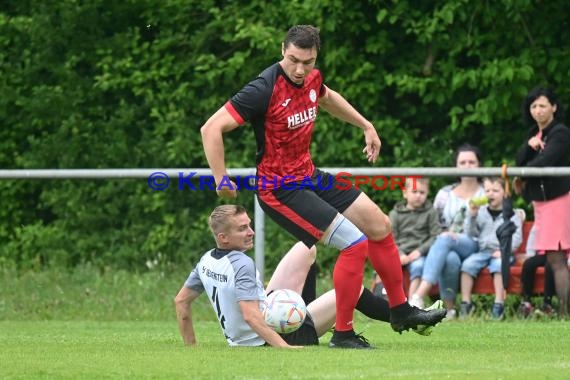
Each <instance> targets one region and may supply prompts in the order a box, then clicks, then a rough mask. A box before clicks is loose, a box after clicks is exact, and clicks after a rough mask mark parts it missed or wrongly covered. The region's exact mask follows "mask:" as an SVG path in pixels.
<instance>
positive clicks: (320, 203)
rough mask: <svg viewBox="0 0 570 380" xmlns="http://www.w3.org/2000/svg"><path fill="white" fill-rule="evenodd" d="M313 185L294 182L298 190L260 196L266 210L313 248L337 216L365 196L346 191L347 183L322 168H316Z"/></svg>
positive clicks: (358, 192)
mask: <svg viewBox="0 0 570 380" xmlns="http://www.w3.org/2000/svg"><path fill="white" fill-rule="evenodd" d="M300 183H303V186H300V185H299V184H300ZM311 183H312V184H313V186H310V184H307V185H305V182H297V183H296V186H295V183H293V184H291V187H294V190H292V189H290V188H277V189H273V190H271V191H265V192H261V191H260V192H259V193H258V200H259V205H260V206H261V208H262V209H263V211H265V213H266V214H267V215H269V217H270V218H271V219H273V220H274V221H275V222H276V223H277V224H279V225H280V226H281V227H283V228H284V229H285V230H287V231H289V233H291V234H292V235H293V236H295V237H296V238H297V239H298V240H301V241H302V242H303V243H305V245H306V246H307V247H309V248H310V247H312V246H313V245H314V244H315V243H316V242H318V241H319V240H321V238H322V237H323V234H324V231H325V230H326V229H327V228H328V227H329V226H330V224H331V223H332V221H333V220H334V218H335V217H336V215H337V214H338V213H342V212H344V210H346V209H347V208H348V207H349V206H350V205H351V204H352V203H353V202H354V201H355V200H356V198H358V196H359V195H360V193H361V191H360V190H358V189H356V188H355V187H354V186H351V187H350V188H346V184H341V183H340V182H338V181H337V180H336V178H335V177H334V176H333V175H331V174H330V173H327V172H323V171H321V170H319V169H315V172H314V173H313V176H312V177H311Z"/></svg>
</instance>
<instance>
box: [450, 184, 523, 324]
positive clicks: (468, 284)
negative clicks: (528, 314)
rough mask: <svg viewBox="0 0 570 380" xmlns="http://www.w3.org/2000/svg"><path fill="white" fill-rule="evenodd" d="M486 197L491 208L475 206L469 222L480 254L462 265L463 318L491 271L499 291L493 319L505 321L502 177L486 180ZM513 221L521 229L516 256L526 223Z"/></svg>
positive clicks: (518, 219)
mask: <svg viewBox="0 0 570 380" xmlns="http://www.w3.org/2000/svg"><path fill="white" fill-rule="evenodd" d="M483 187H484V189H485V195H486V196H487V199H488V204H487V205H485V206H482V207H479V205H477V204H474V203H473V202H471V203H470V204H469V215H468V217H467V218H465V222H464V223H465V224H464V230H465V233H467V234H468V235H469V236H471V237H472V238H473V239H475V240H477V242H478V245H479V251H478V252H476V253H473V254H472V255H471V256H469V257H467V258H466V259H465V261H463V264H461V309H460V312H459V317H460V318H465V317H467V316H469V315H470V314H472V313H473V311H474V307H473V304H472V303H471V291H472V289H473V284H474V282H475V278H477V276H478V275H479V272H480V271H481V270H482V269H483V268H485V267H486V268H488V269H489V272H490V273H491V274H492V275H493V285H494V288H495V302H494V304H493V309H492V313H491V314H492V317H493V319H497V320H498V319H502V318H503V315H504V297H505V296H504V294H505V293H504V289H503V277H502V275H501V251H500V249H499V247H500V245H499V239H498V238H497V228H499V226H500V225H501V224H503V222H504V220H503V213H502V211H503V199H504V197H505V181H504V180H503V179H502V178H500V177H492V178H485V179H484V180H483ZM511 221H512V222H513V223H514V224H515V226H516V227H517V229H516V231H515V233H514V234H513V237H512V250H513V252H516V250H517V249H518V248H519V246H520V245H521V243H522V220H521V217H520V216H519V215H518V213H515V214H514V215H513V217H512V218H511Z"/></svg>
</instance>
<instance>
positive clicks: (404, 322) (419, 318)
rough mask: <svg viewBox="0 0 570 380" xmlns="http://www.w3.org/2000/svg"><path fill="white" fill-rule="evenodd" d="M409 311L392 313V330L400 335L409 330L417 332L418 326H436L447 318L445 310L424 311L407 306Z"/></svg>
mask: <svg viewBox="0 0 570 380" xmlns="http://www.w3.org/2000/svg"><path fill="white" fill-rule="evenodd" d="M406 305H407V304H406ZM398 308H399V309H400V307H398ZM407 309H408V310H406V311H404V310H401V309H400V310H399V311H398V312H397V313H394V312H393V311H392V312H391V313H390V325H391V326H392V330H394V331H396V332H399V333H400V334H401V333H402V331H406V330H409V329H413V330H417V328H418V326H435V325H436V324H438V323H439V322H441V320H442V319H443V318H445V314H446V313H447V311H446V310H445V309H434V310H423V309H420V308H417V307H415V306H410V305H407Z"/></svg>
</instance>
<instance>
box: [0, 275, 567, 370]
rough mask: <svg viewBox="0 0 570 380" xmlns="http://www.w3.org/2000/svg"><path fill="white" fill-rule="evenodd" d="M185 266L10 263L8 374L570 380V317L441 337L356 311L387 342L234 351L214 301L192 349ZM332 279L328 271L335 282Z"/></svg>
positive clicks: (2, 323) (1, 320) (3, 310)
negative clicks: (184, 320)
mask: <svg viewBox="0 0 570 380" xmlns="http://www.w3.org/2000/svg"><path fill="white" fill-rule="evenodd" d="M186 275H187V274H186V272H185V270H181V271H180V272H179V273H162V272H149V273H142V274H136V273H127V272H122V271H105V272H101V271H100V270H97V269H95V268H91V267H83V268H78V269H76V270H74V271H65V270H49V271H43V272H24V273H19V272H16V271H14V270H9V271H8V270H4V271H1V270H0V379H2V380H4V379H34V380H35V379H360V378H363V379H422V380H423V379H456V378H467V379H527V378H529V379H530V378H532V379H568V378H570V323H569V322H568V321H566V322H562V321H556V320H550V321H549V320H542V321H541V320H530V321H525V320H519V319H516V318H508V320H506V321H503V322H491V321H487V320H485V319H484V317H481V318H477V319H474V320H472V321H469V322H444V323H442V324H440V325H438V326H437V327H436V329H435V330H434V333H433V335H432V336H430V337H421V336H418V335H416V334H414V333H404V334H402V335H399V334H396V333H394V332H392V330H391V329H390V327H389V326H388V325H387V324H383V323H379V322H372V321H370V320H368V319H366V318H364V317H360V316H358V314H357V324H356V327H357V332H363V333H364V335H365V336H366V337H367V338H368V339H369V340H370V342H371V343H372V344H373V345H375V346H376V347H377V348H376V350H371V351H366V352H363V351H351V350H333V349H329V348H328V347H327V344H328V341H329V339H330V334H327V335H325V336H324V337H323V338H322V339H321V346H319V347H306V348H303V349H301V350H293V351H291V350H279V349H273V348H268V347H262V348H229V347H228V346H227V344H226V342H225V340H224V338H223V335H222V334H221V331H220V328H219V326H218V324H217V322H216V321H215V316H214V313H213V311H212V310H211V307H210V306H209V304H208V301H207V299H206V298H205V297H201V298H200V299H199V301H198V303H197V304H196V307H195V313H196V319H197V323H196V328H197V335H198V340H199V345H198V346H196V347H184V346H183V345H182V342H181V339H180V337H179V335H178V329H177V325H176V320H175V314H174V307H173V303H172V301H173V297H174V296H175V295H176V293H177V291H178V289H179V287H180V286H181V284H182V282H183V281H184V279H185V277H186ZM329 283H330V279H326V278H324V279H321V281H320V285H319V286H320V288H321V289H326V287H327V286H328V284H329Z"/></svg>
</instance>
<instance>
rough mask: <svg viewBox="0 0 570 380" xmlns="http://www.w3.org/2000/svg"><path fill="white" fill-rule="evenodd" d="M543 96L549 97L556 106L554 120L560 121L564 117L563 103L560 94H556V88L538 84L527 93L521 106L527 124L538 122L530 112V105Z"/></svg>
mask: <svg viewBox="0 0 570 380" xmlns="http://www.w3.org/2000/svg"><path fill="white" fill-rule="evenodd" d="M541 96H544V97H545V98H546V99H548V101H549V102H550V104H552V105H553V106H556V111H555V112H554V115H553V116H554V120H558V121H560V120H561V119H562V118H563V117H564V109H563V108H562V105H561V104H560V102H559V101H558V96H556V94H555V93H554V90H552V89H550V88H546V87H541V86H537V87H535V88H533V89H532V90H530V91H529V93H528V94H526V96H525V98H524V100H523V103H522V106H521V112H522V118H523V121H524V122H525V123H526V124H529V125H532V124H535V123H536V121H535V120H534V119H533V118H532V115H531V113H530V105H531V104H532V103H533V102H534V101H535V100H536V99H538V98H540V97H541Z"/></svg>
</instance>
